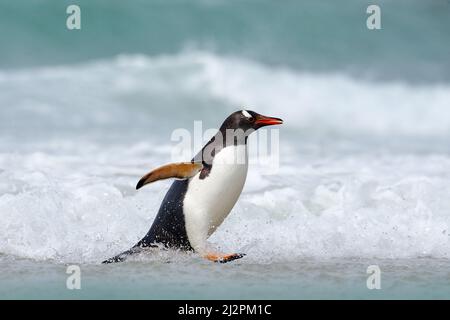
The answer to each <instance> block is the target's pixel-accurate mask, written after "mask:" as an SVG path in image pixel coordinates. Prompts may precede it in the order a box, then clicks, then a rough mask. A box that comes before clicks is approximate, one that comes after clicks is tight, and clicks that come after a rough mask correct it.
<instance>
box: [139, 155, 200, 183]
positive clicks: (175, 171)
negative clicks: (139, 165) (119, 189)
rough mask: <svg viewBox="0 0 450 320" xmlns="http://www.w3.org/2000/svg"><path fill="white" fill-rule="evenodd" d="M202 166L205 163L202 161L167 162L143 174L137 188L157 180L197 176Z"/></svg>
mask: <svg viewBox="0 0 450 320" xmlns="http://www.w3.org/2000/svg"><path fill="white" fill-rule="evenodd" d="M202 168H203V165H202V163H200V162H179V163H170V164H166V165H164V166H162V167H159V168H156V169H155V170H152V171H150V172H149V173H147V174H146V175H145V176H143V177H142V178H141V180H139V182H138V184H137V185H136V190H137V189H139V188H142V187H143V186H145V185H146V184H148V183H151V182H154V181H157V180H163V179H169V178H177V179H188V178H190V177H193V176H195V175H196V174H197V173H198V172H199V171H200V170H202Z"/></svg>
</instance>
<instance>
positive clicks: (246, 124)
mask: <svg viewBox="0 0 450 320" xmlns="http://www.w3.org/2000/svg"><path fill="white" fill-rule="evenodd" d="M282 123H283V120H281V119H280V118H272V117H266V116H263V115H261V114H259V113H256V112H254V111H251V110H239V111H236V112H233V113H232V114H231V115H230V116H229V117H228V118H226V119H225V121H224V122H223V124H222V126H221V127H220V129H221V130H227V129H232V130H237V129H241V130H244V131H249V132H250V133H251V132H252V131H255V130H258V129H259V128H261V127H265V126H271V125H275V124H282Z"/></svg>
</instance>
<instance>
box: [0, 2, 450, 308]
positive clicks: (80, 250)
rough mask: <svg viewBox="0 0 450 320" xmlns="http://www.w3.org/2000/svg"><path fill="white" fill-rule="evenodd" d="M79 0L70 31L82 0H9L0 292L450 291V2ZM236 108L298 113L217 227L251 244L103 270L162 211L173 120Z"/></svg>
mask: <svg viewBox="0 0 450 320" xmlns="http://www.w3.org/2000/svg"><path fill="white" fill-rule="evenodd" d="M76 3H77V4H79V5H80V7H81V12H82V29H81V30H77V31H68V30H67V29H66V28H65V19H66V17H67V15H66V14H65V9H66V6H67V5H68V4H72V2H71V1H50V0H33V1H22V0H19V1H4V0H3V1H2V0H0V46H1V47H0V119H1V125H0V220H1V221H2V223H1V224H0V270H1V273H0V298H27V299H33V298H63V299H70V298H151V299H163V298H181V299H182V298H234V299H239V298H247V299H250V298H271V299H275V298H302V299H308V298H326V299H332V298H345V299H352V298H363V299H371V298H374V299H391V298H409V299H415V298H427V299H433V298H438V299H442V298H450V283H449V280H448V279H449V278H450V277H449V271H448V270H449V267H450V265H449V263H450V262H449V261H450V260H449V259H450V236H449V235H450V233H449V228H450V214H449V208H450V187H449V183H448V182H449V179H450V139H449V137H450V109H449V107H448V106H449V102H450V65H449V60H448V57H449V56H450V41H448V40H450V39H449V34H448V31H449V30H450V3H449V2H448V1H444V0H432V1H379V2H378V4H379V5H380V6H381V10H382V29H381V30H377V31H369V30H368V29H367V28H366V24H365V20H366V17H367V14H366V13H365V10H366V8H367V5H368V4H369V3H371V2H369V1H356V0H354V1H347V2H346V4H345V5H342V4H339V3H337V2H336V1H321V2H320V4H319V3H317V1H316V2H314V1H301V2H300V1H283V3H282V4H280V3H279V2H275V1H256V0H255V1H206V0H203V1H199V0H197V1H143V0H142V1H140V0H139V1H137V0H136V1H130V2H126V3H125V2H123V1H101V0H98V1H77V2H76ZM242 106H246V107H247V108H249V109H252V110H255V111H257V112H260V113H262V114H267V115H272V116H278V117H280V118H283V119H284V120H285V124H284V125H283V126H282V127H280V131H279V133H280V162H279V164H280V166H279V170H278V171H277V172H276V174H270V173H268V172H267V171H266V170H265V168H264V166H263V165H262V164H260V163H255V164H252V165H251V166H250V168H249V176H248V179H247V182H246V186H245V188H244V191H243V193H242V196H241V198H240V199H239V201H238V203H237V204H236V207H235V208H234V209H233V211H232V213H231V214H230V216H229V217H228V218H227V219H226V221H225V222H224V224H223V225H222V226H221V227H220V228H219V229H218V231H217V232H216V233H215V234H214V235H213V236H212V237H211V239H210V242H211V243H212V245H213V246H215V247H218V248H219V249H221V250H223V251H226V252H245V253H246V254H247V255H246V256H245V257H244V258H243V259H241V260H239V261H235V262H234V263H230V264H224V265H222V264H211V263H209V262H206V261H203V260H202V259H200V258H199V257H197V256H196V255H185V254H181V253H177V252H159V253H154V254H148V255H145V256H142V257H138V258H137V259H136V260H135V261H130V262H127V263H124V264H118V265H107V266H103V265H100V264H99V262H100V261H102V260H104V259H105V258H108V257H110V256H112V255H114V254H117V253H118V252H121V251H122V250H125V249H128V248H129V247H130V246H131V245H133V244H134V243H135V242H136V241H137V240H139V239H140V238H141V237H142V236H143V235H144V234H145V233H146V232H147V230H148V228H149V226H150V224H151V223H152V221H153V219H154V217H155V214H156V211H157V209H158V206H159V204H160V202H161V200H162V198H163V197H164V194H165V192H166V190H167V187H168V185H169V184H168V182H160V183H158V184H155V185H152V186H148V187H146V188H145V189H143V190H140V191H139V192H136V191H135V184H136V182H137V180H138V179H139V178H140V177H141V176H142V174H144V173H146V172H147V171H148V170H150V169H151V168H153V167H155V166H159V165H161V164H164V163H166V162H169V161H171V152H172V150H173V147H174V145H176V142H175V141H172V140H171V135H172V132H173V130H174V129H177V128H184V129H187V130H188V131H193V130H194V121H195V120H202V121H203V122H202V124H203V128H204V129H207V128H217V126H219V125H220V123H221V121H222V120H223V119H224V118H225V117H226V116H227V115H228V114H229V113H231V112H233V111H235V110H238V109H241V108H242ZM249 143H250V145H255V143H256V140H255V139H254V140H252V139H251V140H250V142H249ZM195 152H196V150H193V153H195ZM255 157H256V154H255V153H251V159H252V158H255ZM73 264H74V265H79V266H80V267H81V271H82V278H81V279H82V289H81V290H79V291H77V290H68V289H67V288H66V279H67V277H68V275H67V274H66V273H65V272H66V267H67V266H68V265H73ZM370 265H378V266H379V267H380V269H381V272H382V273H381V274H382V275H381V286H382V288H381V290H369V289H367V286H366V280H367V277H368V276H369V275H368V274H367V273H366V270H367V267H368V266H370Z"/></svg>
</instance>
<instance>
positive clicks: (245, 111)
mask: <svg viewBox="0 0 450 320" xmlns="http://www.w3.org/2000/svg"><path fill="white" fill-rule="evenodd" d="M242 114H243V115H244V117H247V118H251V117H252V115H251V114H250V113H248V112H247V110H242Z"/></svg>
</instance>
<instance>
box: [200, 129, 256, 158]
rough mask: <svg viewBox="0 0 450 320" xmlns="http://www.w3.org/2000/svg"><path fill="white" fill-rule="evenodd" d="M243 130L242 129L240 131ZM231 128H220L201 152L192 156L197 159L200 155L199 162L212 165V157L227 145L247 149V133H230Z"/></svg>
mask: <svg viewBox="0 0 450 320" xmlns="http://www.w3.org/2000/svg"><path fill="white" fill-rule="evenodd" d="M242 132H243V131H242ZM232 133H233V130H231V131H229V130H227V128H222V127H221V128H220V129H219V131H218V132H217V133H216V134H215V135H214V137H212V138H211V140H209V142H208V143H207V144H206V145H205V146H204V147H203V148H202V150H201V152H199V154H198V155H197V156H196V157H195V158H194V160H195V161H198V160H200V159H198V156H201V162H202V163H203V165H205V166H212V162H213V160H214V157H215V156H216V155H217V154H218V153H219V152H220V151H221V150H223V149H225V148H227V147H232V146H235V147H240V146H242V147H245V149H247V138H248V136H247V135H242V134H240V133H237V134H232Z"/></svg>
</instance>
